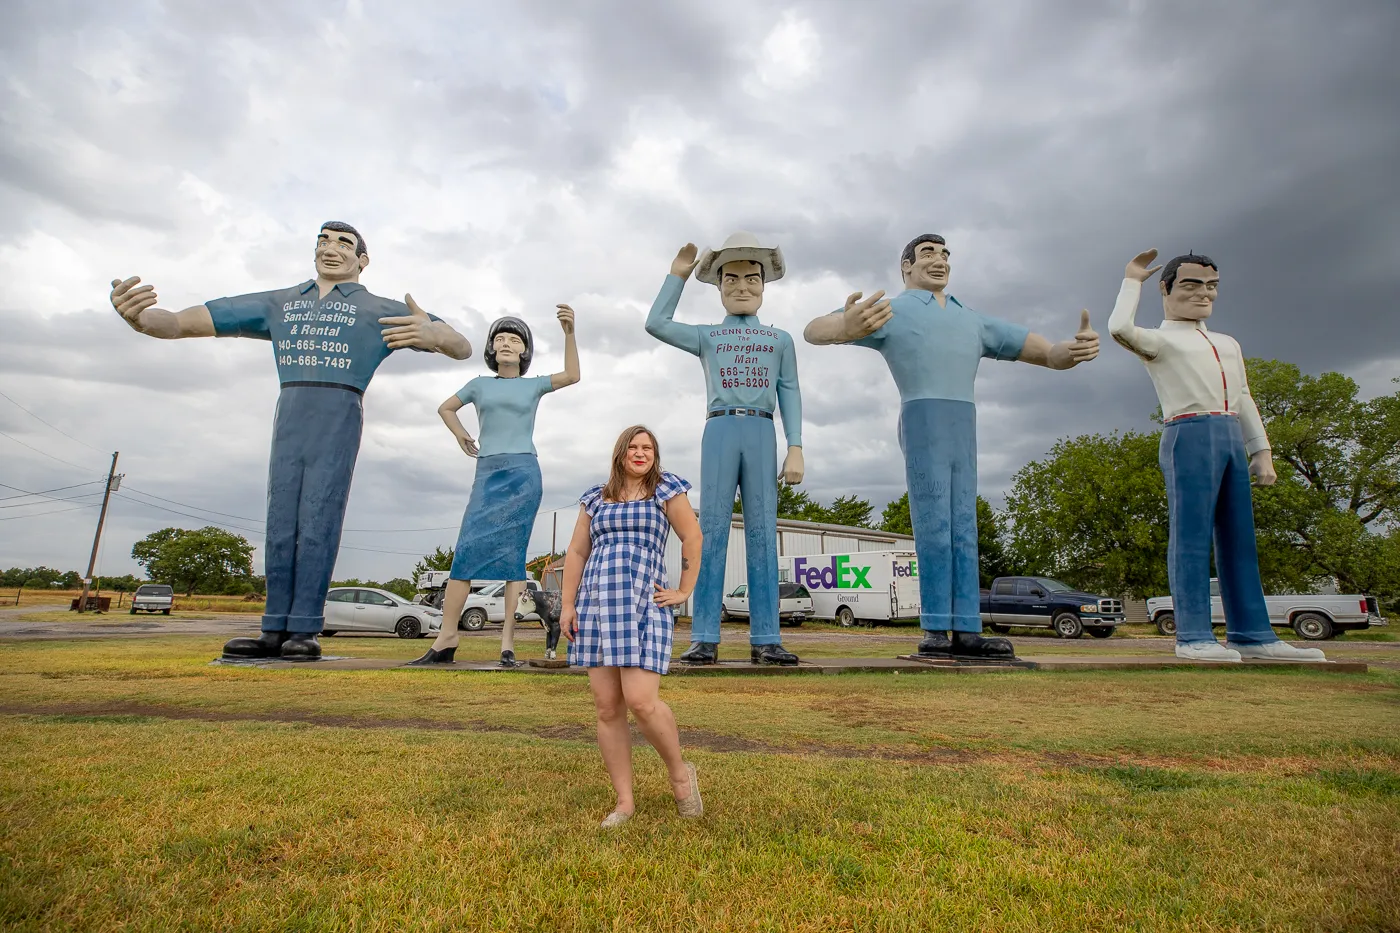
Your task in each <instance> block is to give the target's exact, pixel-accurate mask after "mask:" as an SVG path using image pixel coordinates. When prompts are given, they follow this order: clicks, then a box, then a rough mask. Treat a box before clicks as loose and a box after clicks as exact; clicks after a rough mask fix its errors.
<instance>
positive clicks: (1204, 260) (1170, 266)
mask: <svg viewBox="0 0 1400 933" xmlns="http://www.w3.org/2000/svg"><path fill="white" fill-rule="evenodd" d="M1187 263H1194V264H1195V265H1198V266H1205V267H1206V268H1209V269H1214V270H1215V271H1216V272H1219V271H1220V267H1219V266H1217V265H1216V264H1215V260H1214V259H1211V258H1210V257H1209V256H1197V255H1196V254H1195V253H1187V254H1186V255H1185V256H1177V257H1176V258H1175V259H1173V260H1171V261H1170V262H1168V263H1167V264H1166V265H1165V266H1163V267H1162V285H1163V286H1164V287H1165V288H1166V290H1167V294H1168V295H1170V294H1171V293H1172V286H1173V285H1174V284H1176V270H1178V269H1180V268H1181V267H1182V266H1183V265H1185V264H1187Z"/></svg>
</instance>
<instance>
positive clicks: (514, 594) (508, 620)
mask: <svg viewBox="0 0 1400 933" xmlns="http://www.w3.org/2000/svg"><path fill="white" fill-rule="evenodd" d="M523 592H525V581H524V580H512V581H510V582H509V583H507V584H506V592H505V600H506V614H505V618H504V619H502V620H501V651H503V652H504V651H511V652H513V651H515V606H516V604H517V603H519V602H520V594H521V593H523Z"/></svg>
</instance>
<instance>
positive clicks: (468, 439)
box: [457, 434, 481, 457]
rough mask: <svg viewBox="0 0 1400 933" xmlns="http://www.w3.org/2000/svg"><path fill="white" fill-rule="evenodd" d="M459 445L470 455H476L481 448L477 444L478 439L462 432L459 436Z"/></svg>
mask: <svg viewBox="0 0 1400 933" xmlns="http://www.w3.org/2000/svg"><path fill="white" fill-rule="evenodd" d="M457 446H458V447H460V448H462V453H464V454H466V455H467V456H468V457H475V456H476V454H477V451H478V450H480V449H481V448H479V447H477V446H476V441H474V440H472V436H471V435H470V434H460V435H458V436H457Z"/></svg>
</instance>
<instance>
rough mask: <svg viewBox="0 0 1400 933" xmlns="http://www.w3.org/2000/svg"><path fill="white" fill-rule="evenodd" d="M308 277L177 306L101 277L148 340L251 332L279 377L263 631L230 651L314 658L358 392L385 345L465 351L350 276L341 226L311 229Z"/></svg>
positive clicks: (362, 257) (444, 331) (455, 339)
mask: <svg viewBox="0 0 1400 933" xmlns="http://www.w3.org/2000/svg"><path fill="white" fill-rule="evenodd" d="M315 263H316V277H315V278H313V279H309V280H308V281H305V282H302V283H301V284H300V285H293V286H291V287H290V288H282V289H276V290H274V291H270V292H257V293H254V294H250V295H238V296H236V297H233V298H218V299H215V300H213V301H206V302H205V303H204V304H199V305H195V306H193V307H190V308H185V309H184V310H183V311H166V310H162V309H161V308H158V307H156V302H157V301H158V300H159V299H158V298H157V297H156V292H155V289H154V288H152V287H151V286H150V285H142V284H141V279H140V278H139V277H135V276H133V277H132V278H129V279H125V280H120V279H117V280H113V282H112V294H111V300H112V306H113V307H114V308H116V310H117V312H118V313H119V314H121V316H122V318H123V319H124V320H125V321H126V323H127V324H129V325H130V326H131V328H132V329H133V330H135V331H137V332H138V333H142V334H146V335H147V336H149V337H159V338H162V339H167V340H169V339H176V338H183V337H252V338H254V339H257V340H267V341H269V342H271V343H272V345H273V353H274V355H275V358H276V361H277V375H278V379H279V381H280V382H281V384H282V391H281V394H280V395H279V396H278V400H277V415H276V423H275V425H274V427H273V431H272V456H271V461H270V464H269V467H268V478H267V541H266V545H265V548H264V550H263V565H264V568H265V572H266V574H267V608H266V611H265V613H264V615H263V618H262V634H261V635H259V636H258V637H257V638H235V639H233V640H231V641H230V642H229V643H228V644H226V645H225V646H224V655H225V656H226V657H233V658H270V657H283V658H292V659H314V658H319V657H320V656H321V645H320V642H319V641H318V640H317V636H318V635H319V634H320V632H321V629H322V626H323V625H324V623H325V603H326V591H327V590H328V589H329V588H330V582H331V574H332V572H333V571H334V570H335V559H336V554H337V552H338V551H339V549H340V533H341V527H342V525H343V523H344V520H345V506H346V503H347V502H348V501H349V497H350V480H351V477H352V476H353V475H354V472H355V459H356V457H357V455H358V454H359V450H360V433H361V428H362V425H363V423H364V406H363V403H362V396H363V395H364V392H365V389H366V388H367V387H368V386H369V382H370V379H372V378H373V377H374V372H375V370H376V369H377V368H378V367H379V364H380V363H382V362H384V360H385V359H387V358H388V356H389V354H390V353H392V352H394V351H395V350H401V349H404V348H412V349H414V350H423V351H433V352H437V353H442V354H444V355H446V356H450V357H452V358H453V359H458V360H464V359H466V358H467V357H469V356H470V355H471V352H472V348H471V344H469V343H468V342H467V340H466V338H465V337H463V336H462V335H461V334H459V333H457V331H455V330H453V329H452V327H451V326H450V325H449V324H447V323H445V322H444V321H442V320H440V319H438V318H436V317H434V316H433V315H431V314H428V313H427V312H425V311H424V310H423V309H422V308H420V307H418V305H417V303H416V302H414V300H413V297H412V296H411V295H405V296H404V300H403V301H402V302H398V301H394V300H392V299H389V298H380V297H379V296H378V295H374V294H371V293H370V292H369V291H367V290H366V289H365V287H364V286H363V285H361V284H360V273H361V272H362V271H364V268H365V267H366V266H368V265H369V250H368V249H367V248H366V247H365V241H364V237H362V236H360V233H359V231H357V230H356V229H355V228H354V227H352V226H350V225H349V224H346V223H340V222H339V221H331V222H329V223H325V224H322V225H321V229H320V232H319V233H318V235H317V237H316V251H315Z"/></svg>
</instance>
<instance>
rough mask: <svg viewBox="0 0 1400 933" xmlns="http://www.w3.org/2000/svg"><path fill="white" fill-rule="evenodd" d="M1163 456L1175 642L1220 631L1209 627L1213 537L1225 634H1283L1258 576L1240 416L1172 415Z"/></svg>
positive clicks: (1249, 641)
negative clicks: (1275, 625) (1273, 623)
mask: <svg viewBox="0 0 1400 933" xmlns="http://www.w3.org/2000/svg"><path fill="white" fill-rule="evenodd" d="M1157 458H1158V463H1159V464H1160V465H1161V467H1162V476H1163V477H1164V478H1165V479H1166V481H1167V508H1168V511H1169V513H1170V516H1171V518H1170V521H1171V530H1170V536H1169V539H1168V542H1167V577H1168V579H1169V580H1170V582H1171V591H1172V611H1173V613H1174V614H1175V615H1176V640H1177V643H1178V644H1182V645H1185V644H1190V643H1192V642H1202V641H1213V640H1214V639H1215V634H1214V633H1213V632H1212V631H1211V627H1210V626H1211V620H1210V553H1211V539H1212V537H1213V538H1214V541H1215V567H1216V570H1217V572H1218V573H1217V576H1218V577H1219V579H1220V599H1221V602H1222V603H1223V605H1224V609H1225V631H1226V633H1227V634H1226V637H1227V638H1228V640H1229V641H1232V642H1234V643H1236V644H1241V645H1263V644H1269V643H1271V642H1275V641H1278V636H1277V635H1275V634H1274V630H1273V629H1272V628H1270V627H1269V610H1268V607H1267V606H1266V605H1265V604H1264V586H1263V584H1262V583H1261V582H1260V580H1259V551H1258V547H1257V546H1256V544H1255V540H1254V502H1253V498H1252V496H1251V492H1250V488H1249V457H1248V456H1247V455H1246V454H1245V450H1244V434H1243V432H1242V431H1241V430H1240V419H1239V418H1237V417H1235V416H1234V415H1194V416H1192V417H1190V418H1183V419H1181V420H1179V421H1173V422H1172V423H1171V424H1169V425H1167V426H1166V427H1165V428H1164V429H1163V430H1162V442H1161V445H1160V446H1159V447H1158V452H1157Z"/></svg>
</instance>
